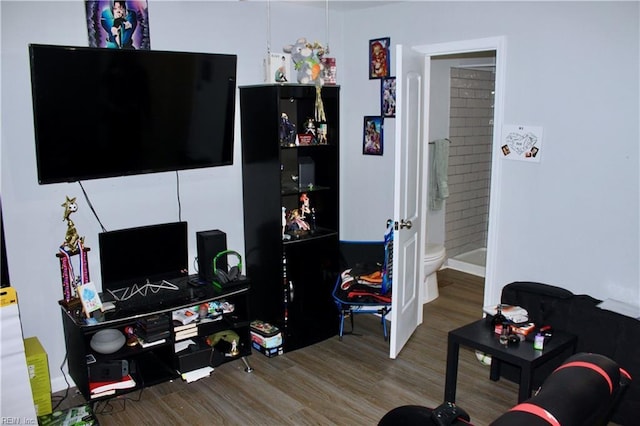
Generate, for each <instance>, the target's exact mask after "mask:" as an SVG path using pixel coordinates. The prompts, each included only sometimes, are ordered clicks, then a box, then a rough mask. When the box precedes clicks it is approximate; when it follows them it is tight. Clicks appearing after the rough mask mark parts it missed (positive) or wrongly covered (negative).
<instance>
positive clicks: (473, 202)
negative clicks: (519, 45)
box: [427, 50, 496, 278]
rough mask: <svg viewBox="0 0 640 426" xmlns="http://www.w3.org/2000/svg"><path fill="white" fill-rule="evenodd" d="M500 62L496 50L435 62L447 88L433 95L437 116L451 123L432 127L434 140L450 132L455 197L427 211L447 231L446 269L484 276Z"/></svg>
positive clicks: (434, 76) (434, 72)
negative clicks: (495, 104)
mask: <svg viewBox="0 0 640 426" xmlns="http://www.w3.org/2000/svg"><path fill="white" fill-rule="evenodd" d="M495 59H496V56H495V50H494V51H486V52H473V53H461V54H456V55H442V56H434V57H432V58H431V83H432V87H433V86H436V85H438V86H439V85H443V86H444V87H443V89H442V90H432V91H431V93H430V97H431V99H430V104H431V105H432V107H431V116H432V117H446V119H437V120H433V121H434V122H436V121H437V122H438V123H434V126H432V127H431V133H432V134H431V135H430V140H434V139H440V138H441V137H442V136H441V132H442V131H443V130H444V129H443V130H440V129H439V128H446V131H447V137H448V139H449V140H450V141H451V143H450V147H449V163H450V164H451V167H449V173H448V174H449V176H448V182H449V185H448V189H449V198H448V200H447V202H446V203H445V204H444V205H443V207H444V208H443V209H441V210H432V209H430V210H429V211H428V212H427V223H428V228H431V229H434V228H436V227H439V228H440V229H439V230H440V231H442V232H444V247H445V248H446V252H447V257H448V259H447V263H446V266H448V267H449V268H452V269H456V270H458V271H462V272H466V273H470V274H473V275H477V276H480V277H483V278H484V276H485V264H486V250H487V230H488V228H489V205H490V188H491V166H492V156H491V152H492V141H493V121H494V113H493V109H494V94H495ZM439 109H443V110H444V111H442V112H439V111H438V110H439ZM440 122H441V123H440ZM431 136H434V137H431ZM432 146H433V145H431V144H430V145H429V147H430V148H431V147H432ZM429 224H430V225H431V226H429ZM434 242H437V243H438V244H442V242H441V241H434Z"/></svg>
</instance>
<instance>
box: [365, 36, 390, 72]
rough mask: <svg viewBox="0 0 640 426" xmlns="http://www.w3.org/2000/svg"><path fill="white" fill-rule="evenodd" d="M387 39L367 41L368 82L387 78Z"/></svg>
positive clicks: (388, 68) (388, 39) (388, 54)
mask: <svg viewBox="0 0 640 426" xmlns="http://www.w3.org/2000/svg"><path fill="white" fill-rule="evenodd" d="M390 44H391V39H390V38H389V37H385V38H377V39H373V40H369V80H375V79H378V78H385V77H389V75H390V71H389V70H390V68H391V67H390V63H391V62H390V61H391V54H390V53H389V45H390Z"/></svg>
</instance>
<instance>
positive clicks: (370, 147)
mask: <svg viewBox="0 0 640 426" xmlns="http://www.w3.org/2000/svg"><path fill="white" fill-rule="evenodd" d="M382 135H383V133H382V117H380V116H374V115H366V116H365V117H364V126H363V138H362V139H363V141H362V154H364V155H382V151H383V137H382Z"/></svg>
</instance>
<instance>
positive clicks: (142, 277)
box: [98, 222, 189, 294]
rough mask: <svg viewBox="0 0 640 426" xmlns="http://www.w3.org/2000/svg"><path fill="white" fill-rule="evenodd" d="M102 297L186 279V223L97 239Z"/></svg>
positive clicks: (122, 231) (111, 233)
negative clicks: (165, 281) (116, 291)
mask: <svg viewBox="0 0 640 426" xmlns="http://www.w3.org/2000/svg"><path fill="white" fill-rule="evenodd" d="M98 241H99V246H100V270H101V278H102V292H103V294H105V293H107V292H109V291H112V292H113V291H115V290H120V289H123V288H127V287H131V286H133V285H134V284H135V285H138V286H140V287H141V286H143V285H144V284H147V283H149V282H150V283H156V282H158V281H161V280H171V279H175V278H179V277H183V276H186V275H188V273H189V265H188V246H187V222H173V223H163V224H158V225H150V226H141V227H136V228H128V229H119V230H115V231H108V232H102V233H100V234H99V235H98Z"/></svg>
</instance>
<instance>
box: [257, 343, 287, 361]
mask: <svg viewBox="0 0 640 426" xmlns="http://www.w3.org/2000/svg"><path fill="white" fill-rule="evenodd" d="M251 346H252V347H253V349H255V350H257V351H258V352H260V353H261V354H263V355H265V356H267V357H268V358H273V357H274V356H278V355H282V353H283V349H282V345H281V346H278V347H277V348H270V349H267V348H265V347H263V346H260V345H259V344H257V343H256V342H251Z"/></svg>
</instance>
